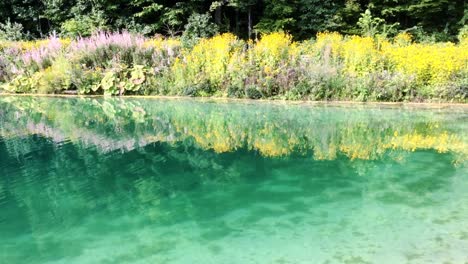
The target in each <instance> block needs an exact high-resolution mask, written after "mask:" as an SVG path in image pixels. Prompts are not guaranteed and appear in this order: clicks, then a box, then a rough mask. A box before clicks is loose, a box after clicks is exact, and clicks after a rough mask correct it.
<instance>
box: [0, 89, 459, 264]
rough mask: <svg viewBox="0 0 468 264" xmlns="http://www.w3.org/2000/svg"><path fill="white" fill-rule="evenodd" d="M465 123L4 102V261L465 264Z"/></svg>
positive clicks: (234, 106)
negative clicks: (445, 263)
mask: <svg viewBox="0 0 468 264" xmlns="http://www.w3.org/2000/svg"><path fill="white" fill-rule="evenodd" d="M467 160H468V110H467V108H464V107H438V108H437V107H436V108H433V107H431V108H424V107H416V108H413V107H397V106H394V107H391V106H360V105H351V106H339V105H326V104H324V105H308V104H299V105H290V104H281V103H279V104H278V103H274V104H273V103H253V102H225V103H223V102H209V101H208V102H207V101H195V100H149V99H119V98H109V99H96V98H74V99H68V98H66V99H65V98H31V97H0V212H1V213H0V263H443V262H448V263H464V262H467V261H468V253H467V252H468V191H467V190H468V166H467Z"/></svg>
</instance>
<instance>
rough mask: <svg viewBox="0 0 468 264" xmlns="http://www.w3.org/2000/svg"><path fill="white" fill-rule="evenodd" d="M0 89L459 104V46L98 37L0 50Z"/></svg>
mask: <svg viewBox="0 0 468 264" xmlns="http://www.w3.org/2000/svg"><path fill="white" fill-rule="evenodd" d="M54 76H58V77H57V78H55V77H54ZM53 77H54V78H53ZM0 82H1V83H2V84H1V88H0V89H3V90H5V91H8V92H42V93H44V92H45V93H56V92H61V91H64V90H73V91H76V92H77V93H79V94H109V95H125V94H159V95H188V96H219V97H236V98H254V99H257V98H273V99H291V100H295V99H303V100H357V101H369V100H370V101H460V102H466V101H467V99H468V40H466V39H462V40H460V43H457V44H454V43H429V44H428V43H424V44H423V43H414V42H413V41H412V39H411V36H410V35H408V34H400V35H398V36H396V37H395V38H394V39H381V38H370V37H359V36H342V35H340V34H338V33H320V34H318V35H317V38H316V39H314V40H309V41H303V42H295V41H293V40H292V38H291V36H290V35H288V34H285V33H280V32H278V33H272V34H268V35H264V36H263V37H262V38H261V39H259V40H257V41H244V40H240V39H238V38H237V37H235V36H234V35H232V34H223V35H218V36H215V37H213V38H209V39H202V40H200V41H199V42H198V43H197V44H196V45H195V46H193V47H192V48H184V46H183V45H182V44H181V42H180V41H179V39H177V38H145V37H142V36H139V35H135V34H130V33H127V32H122V33H104V32H101V33H97V34H95V35H93V36H91V37H89V38H80V39H77V40H73V41H70V40H60V39H57V38H55V37H51V38H50V39H48V40H41V41H36V42H8V43H0Z"/></svg>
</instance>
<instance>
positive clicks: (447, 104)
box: [0, 92, 468, 109]
mask: <svg viewBox="0 0 468 264" xmlns="http://www.w3.org/2000/svg"><path fill="white" fill-rule="evenodd" d="M4 96H18V97H21V96H24V97H51V98H129V99H138V98H140V99H154V100H161V99H165V100H195V101H216V102H222V101H224V102H240V103H257V102H258V103H274V104H278V103H280V104H291V105H312V106H314V105H328V106H352V105H360V106H390V107H392V106H393V107H405V106H409V107H421V108H425V107H426V108H446V107H456V108H458V107H460V108H467V109H468V103H450V102H384V101H381V102H380V101H366V102H360V101H340V100H338V101H336V100H333V101H309V100H284V99H249V98H228V97H214V96H212V97H192V96H169V95H123V96H105V95H79V94H35V93H5V92H0V97H4Z"/></svg>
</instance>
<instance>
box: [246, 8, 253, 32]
mask: <svg viewBox="0 0 468 264" xmlns="http://www.w3.org/2000/svg"><path fill="white" fill-rule="evenodd" d="M247 16H248V25H247V27H248V34H249V39H250V38H251V37H252V6H249V8H248V9H247Z"/></svg>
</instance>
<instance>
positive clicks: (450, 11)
mask: <svg viewBox="0 0 468 264" xmlns="http://www.w3.org/2000/svg"><path fill="white" fill-rule="evenodd" d="M366 10H369V11H370V12H372V14H373V16H374V17H375V18H378V19H376V20H375V21H374V22H375V24H374V26H375V27H376V30H379V31H381V32H382V33H384V34H387V35H395V34H396V33H398V32H399V31H404V32H408V33H411V34H412V35H413V36H415V38H416V39H417V40H432V41H456V40H457V38H456V37H457V34H458V33H459V31H460V29H461V28H462V27H463V26H464V25H465V24H466V19H467V12H466V10H467V6H466V5H465V1H464V0H422V1H421V0H406V1H401V0H397V1H389V0H270V1H260V0H221V1H211V0H210V1H207V0H192V1H173V0H171V1H167V0H2V1H1V2H0V23H1V24H0V39H9V40H19V39H34V38H44V37H47V36H49V35H50V34H52V33H56V34H59V35H60V36H63V37H76V36H89V35H90V34H92V33H93V32H95V31H96V30H101V31H119V30H127V31H130V32H138V33H141V34H144V35H149V36H151V35H155V34H162V35H165V36H177V35H182V34H183V33H184V32H186V33H192V34H193V32H194V31H195V32H196V33H198V34H199V35H200V36H201V37H205V36H209V35H212V34H214V33H217V32H219V33H226V32H231V33H234V34H235V35H237V36H238V37H241V38H243V39H247V38H254V37H256V36H258V34H262V33H270V32H276V31H285V32H288V33H289V34H291V35H292V36H293V37H294V39H295V40H303V39H308V38H311V37H315V35H316V34H317V33H318V32H324V31H330V32H340V33H342V34H360V33H361V29H360V27H359V25H358V21H359V18H360V17H361V15H362V13H364V12H365V11H366ZM187 31H188V32H187Z"/></svg>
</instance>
